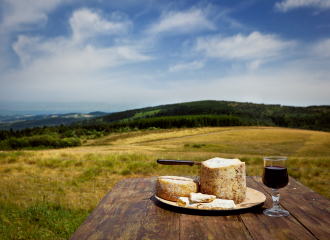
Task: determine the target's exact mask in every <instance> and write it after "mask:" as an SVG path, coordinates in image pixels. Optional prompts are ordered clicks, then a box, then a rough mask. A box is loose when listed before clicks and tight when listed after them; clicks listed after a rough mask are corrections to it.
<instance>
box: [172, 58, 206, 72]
mask: <svg viewBox="0 0 330 240" xmlns="http://www.w3.org/2000/svg"><path fill="white" fill-rule="evenodd" d="M203 67H204V62H203V61H197V60H196V61H193V62H190V63H180V64H176V65H174V66H170V68H169V69H168V71H169V72H172V73H174V72H180V71H187V70H197V69H201V68H203Z"/></svg>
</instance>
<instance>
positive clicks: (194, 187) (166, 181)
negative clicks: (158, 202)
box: [156, 176, 199, 201]
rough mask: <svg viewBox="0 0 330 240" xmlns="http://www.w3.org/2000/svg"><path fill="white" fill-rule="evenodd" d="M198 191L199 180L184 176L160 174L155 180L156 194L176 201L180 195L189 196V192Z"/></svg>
mask: <svg viewBox="0 0 330 240" xmlns="http://www.w3.org/2000/svg"><path fill="white" fill-rule="evenodd" d="M197 192H199V182H198V181H196V180H194V179H192V178H186V177H177V176H161V177H158V179H157V182H156V196H158V197H160V198H163V199H166V200H170V201H178V199H179V198H180V197H189V196H190V193H197Z"/></svg>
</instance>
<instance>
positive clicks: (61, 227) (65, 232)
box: [0, 201, 92, 239]
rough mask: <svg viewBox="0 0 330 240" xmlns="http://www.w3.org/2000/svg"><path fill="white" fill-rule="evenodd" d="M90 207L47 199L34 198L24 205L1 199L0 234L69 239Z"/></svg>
mask: <svg viewBox="0 0 330 240" xmlns="http://www.w3.org/2000/svg"><path fill="white" fill-rule="evenodd" d="M91 211H92V209H79V210H77V209H70V208H66V207H63V206H62V205H59V204H54V203H49V202H42V203H38V202H36V203H33V204H32V205H30V206H29V207H27V208H24V207H21V206H19V205H16V204H13V203H11V202H10V201H9V202H4V201H1V202H0V238H1V239H68V238H69V237H70V236H71V235H72V234H73V233H74V232H75V231H76V229H77V228H78V227H79V226H80V225H81V224H82V223H83V221H84V220H85V219H86V218H87V217H88V215H89V214H90V213H91Z"/></svg>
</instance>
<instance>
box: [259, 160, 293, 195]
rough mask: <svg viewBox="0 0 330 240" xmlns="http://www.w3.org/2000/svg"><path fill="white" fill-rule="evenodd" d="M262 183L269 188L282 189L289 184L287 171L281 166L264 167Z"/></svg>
mask: <svg viewBox="0 0 330 240" xmlns="http://www.w3.org/2000/svg"><path fill="white" fill-rule="evenodd" d="M262 182H263V183H264V184H265V185H266V186H267V187H269V188H276V189H278V188H283V187H285V186H286V185H288V183H289V176H288V171H287V170H286V168H285V167H281V166H276V165H269V166H266V167H264V172H263V174H262Z"/></svg>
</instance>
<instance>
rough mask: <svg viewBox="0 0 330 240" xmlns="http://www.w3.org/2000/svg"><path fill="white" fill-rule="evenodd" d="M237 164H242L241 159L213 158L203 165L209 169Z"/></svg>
mask: <svg viewBox="0 0 330 240" xmlns="http://www.w3.org/2000/svg"><path fill="white" fill-rule="evenodd" d="M237 163H241V161H240V160H239V159H226V158H212V159H209V160H207V161H205V162H203V164H205V166H207V167H209V168H218V167H228V166H230V165H234V164H237Z"/></svg>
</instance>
